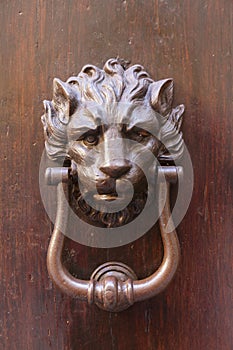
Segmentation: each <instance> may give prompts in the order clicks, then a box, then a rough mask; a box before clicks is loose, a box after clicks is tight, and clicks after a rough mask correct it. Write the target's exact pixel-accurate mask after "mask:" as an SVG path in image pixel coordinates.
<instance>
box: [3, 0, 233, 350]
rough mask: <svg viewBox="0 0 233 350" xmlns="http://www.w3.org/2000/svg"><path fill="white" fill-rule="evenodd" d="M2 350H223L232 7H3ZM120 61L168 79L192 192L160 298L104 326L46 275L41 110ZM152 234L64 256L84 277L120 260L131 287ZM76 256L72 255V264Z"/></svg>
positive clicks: (155, 258) (157, 254)
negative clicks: (71, 83)
mask: <svg viewBox="0 0 233 350" xmlns="http://www.w3.org/2000/svg"><path fill="white" fill-rule="evenodd" d="M0 18H1V19H0V23H1V40H0V50H1V64H0V67H1V73H0V81H1V82H0V104H1V121H0V123H1V154H0V157H1V199H2V201H1V217H2V220H1V222H2V224H1V241H0V242H1V258H0V259H1V260H0V269H1V273H0V283H1V287H0V295H1V306H0V310H1V315H0V342H1V343H0V344H1V345H0V348H1V349H6V350H14V349H18V350H19V349H20V350H31V349H33V350H34V349H35V350H37V349H38V350H40V349H41V350H47V349H54V350H55V349H59V350H60V349H72V350H76V349H81V350H84V349H85V350H86V349H96V350H98V349H101V350H108V349H114V350H116V349H120V350H124V349H127V350H131V349H140V350H141V349H143V350H144V349H158V350H173V349H175V350H187V349H189V350H204V349H208V350H212V349H213V350H216V349H217V350H231V349H233V332H232V325H233V271H232V269H233V266H232V265H233V248H232V247H233V238H232V196H231V185H232V184H231V183H230V182H231V181H230V180H232V175H233V173H232V158H231V157H232V148H233V144H232V139H233V137H232V128H233V122H232V121H233V116H232V112H233V108H232V107H233V103H232V102H233V100H232V96H233V95H232V82H233V74H232V49H233V35H232V34H233V32H232V31H233V29H232V28H233V2H232V1H231V0H213V1H203V0H195V1H191V0H187V1H182V0H170V1H162V0H161V1H160V0H154V1H152V0H144V1H142V0H137V1H133V0H125V1H121V0H99V1H97V0H91V1H88V0H81V1H71V0H70V1H65V0H63V1H61V0H58V1H42V0H39V1H38V0H27V1H26V0H24V1H15V0H11V1H8V0H5V1H2V3H1V10H0ZM116 55H119V56H120V57H123V58H125V59H129V60H131V61H132V63H141V64H143V65H144V66H145V68H146V69H147V70H148V71H149V72H151V74H152V76H153V78H154V79H160V78H166V77H173V78H174V81H175V96H176V101H177V102H178V103H184V104H185V105H186V114H185V122H184V126H183V132H184V137H185V140H186V144H187V146H188V148H189V150H190V153H191V156H192V161H193V166H194V172H195V188H194V193H193V198H192V202H191V206H190V208H189V210H188V213H187V215H186V217H185V218H184V219H183V221H182V223H181V225H180V226H179V228H178V234H179V237H180V241H181V249H182V260H181V263H180V266H179V269H178V273H177V275H176V277H175V279H174V281H173V282H172V284H171V285H170V286H169V287H168V289H167V290H166V291H165V292H164V293H163V294H161V295H159V296H157V297H156V298H154V299H152V300H148V301H145V302H143V303H139V304H136V305H134V306H133V307H132V308H130V309H128V310H126V311H124V312H122V313H119V314H110V313H107V312H104V311H101V310H99V309H97V308H95V307H92V308H91V307H88V306H87V305H86V304H85V303H82V302H77V301H75V300H71V299H69V298H68V297H66V296H63V295H61V294H60V293H59V291H57V290H56V289H55V288H54V287H53V286H52V283H51V282H50V280H49V278H48V275H47V270H46V262H45V261H46V250H47V246H48V241H49V237H50V234H51V224H50V221H49V219H48V218H47V216H46V213H45V211H44V209H43V206H42V203H41V199H40V194H39V186H38V168H39V162H40V157H41V153H42V150H43V133H42V126H41V122H40V115H41V114H42V100H43V99H45V98H51V96H52V79H53V77H55V76H56V77H59V78H61V79H63V80H65V79H66V78H67V77H68V76H70V75H72V74H75V73H76V74H77V73H78V72H79V70H80V69H81V67H82V66H83V65H84V64H86V63H92V64H95V65H100V66H101V65H102V64H103V62H104V61H105V60H106V59H107V58H110V57H114V56H116ZM155 231H156V230H154V231H153V232H151V233H149V234H148V235H147V236H145V237H143V238H142V239H140V240H139V241H138V242H135V243H133V244H131V245H129V246H126V247H123V248H122V249H121V248H117V249H114V250H99V251H97V250H96V249H91V248H85V247H83V246H79V245H77V244H73V243H72V242H68V243H67V249H68V248H69V249H73V250H74V254H73V255H74V256H73V259H72V260H71V259H70V255H72V254H70V253H69V254H70V255H69V254H67V263H70V264H71V265H75V264H74V263H75V261H77V264H78V266H76V267H75V266H73V271H74V272H77V273H78V274H79V275H82V276H80V277H84V276H86V277H88V274H89V273H91V272H92V270H93V268H95V267H96V266H97V264H98V263H99V262H105V261H106V260H108V259H112V258H114V259H116V260H119V261H120V260H122V261H124V262H125V263H129V265H130V266H131V267H132V268H134V270H135V271H136V272H137V274H138V275H139V277H141V276H143V275H145V274H146V273H149V272H151V271H152V270H153V268H154V267H155V266H156V265H158V263H159V261H160V259H161V245H160V239H159V236H158V234H156V232H155ZM72 252H73V251H72V250H71V253H72Z"/></svg>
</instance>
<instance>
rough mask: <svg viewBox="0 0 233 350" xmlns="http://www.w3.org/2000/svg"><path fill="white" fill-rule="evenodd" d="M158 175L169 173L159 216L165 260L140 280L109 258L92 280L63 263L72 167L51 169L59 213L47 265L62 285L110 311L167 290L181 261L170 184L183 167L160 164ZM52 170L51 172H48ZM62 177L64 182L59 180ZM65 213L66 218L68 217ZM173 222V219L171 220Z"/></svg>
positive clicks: (162, 185)
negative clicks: (66, 184)
mask: <svg viewBox="0 0 233 350" xmlns="http://www.w3.org/2000/svg"><path fill="white" fill-rule="evenodd" d="M158 172H159V176H158V179H160V178H163V176H165V179H166V181H162V182H161V183H160V185H159V201H161V202H163V200H162V199H164V198H163V197H164V196H165V205H164V207H163V209H162V213H161V215H160V218H159V225H160V230H161V236H162V242H163V247H164V256H163V261H162V263H161V265H160V267H159V268H158V269H157V270H156V271H155V272H154V273H153V274H152V275H151V276H149V277H146V278H144V279H142V280H138V279H137V276H136V274H135V273H134V271H133V270H132V269H131V268H130V267H128V266H127V265H125V264H123V263H121V262H107V263H105V264H103V265H101V266H99V267H98V268H97V269H96V270H95V271H94V272H93V273H92V275H91V278H90V280H89V281H87V280H80V279H77V278H74V277H73V276H72V275H71V274H70V273H69V271H67V270H66V268H65V267H64V266H63V264H62V250H63V244H64V238H65V236H64V235H63V233H62V232H61V231H60V230H59V228H58V227H60V220H65V219H66V215H67V213H66V210H65V206H64V200H62V199H63V196H62V192H63V183H62V181H63V182H67V180H68V174H69V169H68V168H54V169H48V171H47V181H48V182H49V184H51V185H52V184H57V182H58V184H57V199H58V201H57V215H56V221H55V226H54V230H53V234H52V237H51V240H50V244H49V248H48V254H47V267H48V271H49V275H50V277H51V279H52V280H53V282H54V283H55V284H56V285H57V286H58V287H59V289H60V290H61V291H62V292H63V293H65V294H68V295H69V296H71V297H73V298H78V299H80V300H85V301H88V303H89V304H92V303H95V304H96V305H98V306H99V307H100V308H101V309H104V310H107V311H114V312H118V311H122V310H124V309H126V308H128V307H129V306H130V305H132V304H133V303H134V302H137V301H141V300H145V299H148V298H151V297H153V296H155V295H156V294H158V293H160V292H161V291H163V290H164V289H165V288H166V286H167V285H168V284H169V282H170V281H171V280H172V278H173V276H174V274H175V272H176V269H177V266H178V262H179V256H180V248H179V241H178V238H177V234H176V231H175V229H174V228H173V229H172V228H171V227H170V228H169V232H168V231H167V224H168V220H171V213H170V201H169V192H170V191H169V188H170V183H175V182H176V181H177V180H178V178H179V179H181V177H182V168H181V167H174V166H171V167H160V168H159V170H158ZM48 174H49V175H48ZM59 179H60V182H59ZM64 217H65V218H64ZM170 225H172V222H171V223H170Z"/></svg>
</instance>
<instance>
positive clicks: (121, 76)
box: [42, 59, 183, 227]
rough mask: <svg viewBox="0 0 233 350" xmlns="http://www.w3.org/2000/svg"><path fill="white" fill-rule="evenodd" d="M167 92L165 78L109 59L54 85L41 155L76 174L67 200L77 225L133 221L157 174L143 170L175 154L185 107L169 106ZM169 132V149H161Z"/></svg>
mask: <svg viewBox="0 0 233 350" xmlns="http://www.w3.org/2000/svg"><path fill="white" fill-rule="evenodd" d="M172 88H173V83H172V80H171V79H167V80H163V81H159V82H153V80H151V79H150V78H149V75H148V73H146V72H145V71H144V70H143V67H141V66H138V65H136V66H133V67H130V68H128V69H126V68H125V67H124V66H123V65H122V63H119V61H118V60H114V59H112V60H109V61H107V62H106V64H105V67H104V70H100V69H98V68H97V67H94V66H85V67H84V68H83V70H82V71H81V73H80V74H79V75H78V76H77V77H71V78H69V79H68V81H67V83H63V82H61V81H59V80H57V79H56V80H55V82H54V98H53V101H52V102H48V101H46V102H45V107H46V113H45V115H44V116H43V117H42V121H43V124H44V128H45V136H46V149H47V153H48V155H49V157H50V158H52V159H54V160H57V159H58V158H59V157H60V158H61V157H63V159H65V158H66V159H67V158H68V159H69V160H70V162H71V163H72V168H73V169H76V170H75V173H76V174H77V175H78V176H76V177H75V176H74V177H73V179H74V181H73V183H72V186H71V188H72V190H71V194H70V196H71V197H70V202H71V206H72V208H73V209H74V211H75V212H76V213H77V214H78V215H79V216H80V217H82V218H83V220H85V221H87V222H89V223H91V224H94V225H97V226H104V227H117V226H120V225H123V224H126V223H128V222H130V221H132V220H133V219H134V218H135V216H137V215H138V214H139V213H140V212H141V211H142V209H143V208H144V205H145V202H146V200H147V197H148V192H151V188H152V187H153V186H154V182H155V174H154V176H152V177H151V178H150V177H149V178H148V176H146V175H145V169H146V172H147V174H150V173H153V170H154V169H155V166H156V159H157V160H160V161H168V160H169V159H171V155H172V157H173V158H175V157H176V156H180V155H181V153H182V146H183V143H182V141H183V140H182V137H180V135H179V127H180V123H181V120H180V116H181V114H182V113H183V106H182V105H181V106H178V107H177V108H175V109H172V108H171V102H172V94H173V91H172ZM168 134H169V140H170V139H172V141H173V142H172V143H171V142H170V144H172V147H173V149H172V147H170V149H168V147H165V145H164V142H163V141H164V140H166V137H167V135H168ZM174 150H175V151H174ZM172 151H173V152H172ZM109 205H110V207H111V210H109Z"/></svg>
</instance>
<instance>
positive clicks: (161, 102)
mask: <svg viewBox="0 0 233 350" xmlns="http://www.w3.org/2000/svg"><path fill="white" fill-rule="evenodd" d="M172 101H173V80H172V79H164V80H159V81H155V82H154V83H152V84H151V85H150V103H151V106H152V107H153V108H154V109H155V110H156V112H158V113H160V114H162V115H163V116H167V115H168V114H169V113H170V111H171V107H172Z"/></svg>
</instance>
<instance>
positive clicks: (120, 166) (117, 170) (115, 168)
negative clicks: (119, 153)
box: [100, 160, 131, 178]
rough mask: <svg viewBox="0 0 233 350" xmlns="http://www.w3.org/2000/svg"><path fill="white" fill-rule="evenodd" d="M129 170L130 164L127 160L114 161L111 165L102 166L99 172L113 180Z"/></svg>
mask: <svg viewBox="0 0 233 350" xmlns="http://www.w3.org/2000/svg"><path fill="white" fill-rule="evenodd" d="M130 169H131V164H130V162H129V161H127V160H120V161H119V160H115V161H111V163H108V164H104V165H103V166H102V167H100V170H101V171H102V172H103V173H104V174H106V175H108V176H110V177H113V178H118V177H121V176H122V175H124V174H126V173H127V172H128V171H129V170H130Z"/></svg>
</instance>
